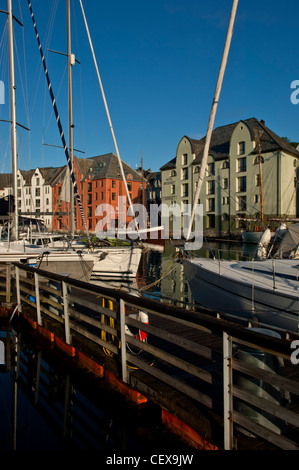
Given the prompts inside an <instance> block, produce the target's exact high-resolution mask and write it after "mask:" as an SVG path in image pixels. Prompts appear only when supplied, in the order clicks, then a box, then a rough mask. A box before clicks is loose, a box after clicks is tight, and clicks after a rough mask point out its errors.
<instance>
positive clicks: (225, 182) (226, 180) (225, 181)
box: [222, 178, 228, 189]
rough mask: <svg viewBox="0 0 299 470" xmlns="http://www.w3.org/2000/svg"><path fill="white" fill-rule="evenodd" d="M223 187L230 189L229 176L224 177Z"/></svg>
mask: <svg viewBox="0 0 299 470" xmlns="http://www.w3.org/2000/svg"><path fill="white" fill-rule="evenodd" d="M222 184H223V189H228V178H223V183H222Z"/></svg>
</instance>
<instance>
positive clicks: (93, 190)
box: [52, 153, 146, 232]
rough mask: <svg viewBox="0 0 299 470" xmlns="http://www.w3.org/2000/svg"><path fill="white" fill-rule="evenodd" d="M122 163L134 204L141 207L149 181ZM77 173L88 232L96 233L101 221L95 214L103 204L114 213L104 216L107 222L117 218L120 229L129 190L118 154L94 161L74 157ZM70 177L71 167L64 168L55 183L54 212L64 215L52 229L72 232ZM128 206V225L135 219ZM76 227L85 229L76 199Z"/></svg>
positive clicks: (116, 223) (54, 223)
mask: <svg viewBox="0 0 299 470" xmlns="http://www.w3.org/2000/svg"><path fill="white" fill-rule="evenodd" d="M122 164H123V169H124V174H125V178H126V182H127V186H128V190H129V193H130V197H131V200H132V203H133V204H134V203H139V204H142V190H143V188H144V189H145V187H146V181H145V179H143V178H142V176H141V175H140V174H139V173H138V172H137V171H135V170H133V169H132V168H130V167H129V166H128V165H127V164H126V163H125V162H122ZM74 171H75V175H76V181H77V187H78V191H79V195H80V199H81V204H82V207H83V212H84V217H85V220H86V223H87V227H88V230H89V231H90V232H95V229H96V225H97V223H98V222H99V221H100V219H101V218H102V216H100V215H96V213H97V214H99V212H100V211H99V206H100V205H102V204H109V205H110V206H112V208H113V209H112V211H111V210H110V211H108V213H104V214H103V216H104V217H106V221H107V222H109V220H111V218H114V219H115V227H117V226H118V224H119V207H118V205H119V196H124V197H126V191H125V185H124V182H123V179H122V175H121V170H120V166H119V163H118V159H117V157H116V155H114V154H113V153H109V154H106V155H99V156H97V157H91V158H78V157H74ZM67 175H68V168H67V167H65V169H64V171H63V172H62V173H61V174H60V175H59V177H58V178H57V179H56V180H55V181H54V183H53V187H52V198H53V209H54V211H55V212H60V214H61V215H57V216H54V217H53V224H52V229H53V230H69V228H70V216H69V215H66V214H65V213H69V209H70V202H69V201H70V198H69V195H70V178H69V176H68V177H67ZM128 207H129V204H128V201H126V211H125V214H126V224H128V223H129V222H130V221H131V220H132V219H133V217H132V216H128V215H127V213H128V211H127V209H128ZM75 228H76V231H78V232H79V231H83V230H84V224H83V220H82V217H81V213H80V209H79V206H78V204H77V202H76V200H75ZM104 228H105V227H104Z"/></svg>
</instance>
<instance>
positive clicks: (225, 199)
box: [222, 197, 229, 206]
mask: <svg viewBox="0 0 299 470" xmlns="http://www.w3.org/2000/svg"><path fill="white" fill-rule="evenodd" d="M228 201H229V198H228V197H223V198H222V204H223V205H224V206H225V205H227V204H228Z"/></svg>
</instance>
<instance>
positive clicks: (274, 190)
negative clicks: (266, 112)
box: [161, 118, 299, 235]
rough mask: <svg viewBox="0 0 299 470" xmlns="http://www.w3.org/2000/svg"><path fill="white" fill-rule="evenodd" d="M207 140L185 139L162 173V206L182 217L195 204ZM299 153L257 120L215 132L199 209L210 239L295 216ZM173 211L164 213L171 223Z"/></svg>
mask: <svg viewBox="0 0 299 470" xmlns="http://www.w3.org/2000/svg"><path fill="white" fill-rule="evenodd" d="M204 145H205V137H204V138H203V139H201V140H195V139H191V138H189V137H187V136H184V137H183V138H182V139H181V140H180V142H179V144H178V147H177V152H176V157H175V158H174V159H172V160H171V161H169V162H168V163H167V164H166V165H164V166H163V167H162V168H161V174H162V202H163V203H164V204H165V205H166V206H167V207H168V209H169V208H171V207H172V206H174V205H177V206H179V207H180V209H181V214H183V213H184V211H186V208H187V205H191V206H192V205H193V204H194V197H195V192H196V187H197V183H198V179H199V172H200V165H201V161H202V157H203V151H204ZM298 162H299V152H298V151H297V150H296V149H295V148H294V147H293V146H291V145H290V144H289V143H288V142H286V140H285V139H282V138H280V137H279V136H278V135H276V134H275V133H274V132H273V131H271V130H270V129H269V128H267V127H266V126H265V123H264V122H263V121H258V120H257V119H255V118H251V119H247V120H244V121H239V122H238V123H234V124H229V125H226V126H221V127H218V128H216V129H215V130H214V131H213V133H212V139H211V145H210V150H209V156H208V161H207V169H206V175H205V179H204V181H203V184H202V188H201V192H200V196H199V200H198V201H197V203H198V204H202V208H203V229H204V230H205V233H206V234H210V235H224V234H232V233H234V232H236V233H237V232H238V231H239V230H240V228H242V227H245V225H246V220H248V219H254V223H255V224H256V223H259V222H260V221H261V219H263V220H264V221H265V222H266V223H267V222H268V221H269V220H270V219H271V218H284V217H286V216H288V217H296V215H297V212H298V209H297V203H296V200H297V167H298ZM167 218H168V219H169V210H166V211H165V213H164V215H163V214H162V221H163V223H164V224H166V223H169V221H168V220H167Z"/></svg>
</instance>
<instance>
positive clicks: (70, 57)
mask: <svg viewBox="0 0 299 470" xmlns="http://www.w3.org/2000/svg"><path fill="white" fill-rule="evenodd" d="M66 10H67V15H66V16H67V56H68V113H69V154H70V161H71V165H72V168H74V133H73V129H74V125H73V80H72V66H73V64H74V61H73V55H72V36H71V6H70V0H66ZM70 231H71V235H72V237H73V236H74V234H75V208H74V187H73V185H72V184H70Z"/></svg>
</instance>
